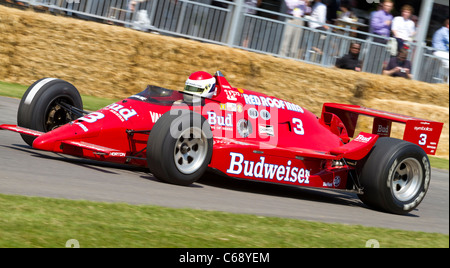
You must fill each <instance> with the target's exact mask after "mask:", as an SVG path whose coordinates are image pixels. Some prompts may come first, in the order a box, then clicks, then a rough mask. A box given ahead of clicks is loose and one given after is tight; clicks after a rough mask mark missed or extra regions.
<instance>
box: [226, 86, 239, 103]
mask: <svg viewBox="0 0 450 268" xmlns="http://www.w3.org/2000/svg"><path fill="white" fill-rule="evenodd" d="M224 91H225V93H226V94H227V99H228V100H230V101H237V97H239V96H241V93H240V92H238V91H234V90H226V89H225V90H224Z"/></svg>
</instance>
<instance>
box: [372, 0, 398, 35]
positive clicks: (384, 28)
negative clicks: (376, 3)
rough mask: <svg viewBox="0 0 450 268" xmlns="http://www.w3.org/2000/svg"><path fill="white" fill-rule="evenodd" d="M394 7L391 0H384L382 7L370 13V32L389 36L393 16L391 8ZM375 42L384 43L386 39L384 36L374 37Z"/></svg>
mask: <svg viewBox="0 0 450 268" xmlns="http://www.w3.org/2000/svg"><path fill="white" fill-rule="evenodd" d="M393 7H394V3H393V2H392V1H391V0H384V2H383V8H382V9H381V10H378V11H376V12H375V13H373V15H372V19H371V21H370V28H371V29H372V32H373V33H374V34H377V35H381V36H384V37H389V36H390V34H391V24H392V19H393V16H392V15H391V10H392V8H393ZM374 41H375V42H378V43H383V44H386V43H387V40H386V39H384V38H375V40H374Z"/></svg>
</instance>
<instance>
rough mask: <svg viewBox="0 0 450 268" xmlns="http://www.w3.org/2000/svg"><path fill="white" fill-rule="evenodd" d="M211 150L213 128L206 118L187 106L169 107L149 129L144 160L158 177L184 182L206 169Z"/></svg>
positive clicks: (193, 178)
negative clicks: (145, 159)
mask: <svg viewBox="0 0 450 268" xmlns="http://www.w3.org/2000/svg"><path fill="white" fill-rule="evenodd" d="M212 151H213V139H212V132H211V128H210V126H209V124H208V122H207V121H206V119H205V118H204V117H203V116H201V115H200V114H198V113H194V112H192V111H189V110H171V111H169V112H167V113H165V114H163V115H162V116H161V117H160V118H159V119H158V121H157V122H156V124H155V125H154V126H153V128H152V130H151V132H150V135H149V139H148V143H147V163H148V167H149V169H150V172H151V173H152V174H153V175H154V176H155V177H157V178H158V179H160V180H163V181H165V182H169V183H173V184H177V185H184V186H186V185H190V184H192V183H194V182H195V181H197V180H198V179H199V178H200V177H201V176H202V175H203V174H204V173H205V171H206V168H207V167H208V165H209V163H210V161H211V157H212Z"/></svg>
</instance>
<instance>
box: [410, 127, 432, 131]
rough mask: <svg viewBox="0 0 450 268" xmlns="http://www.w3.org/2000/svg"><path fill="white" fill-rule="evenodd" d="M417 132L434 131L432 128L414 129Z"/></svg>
mask: <svg viewBox="0 0 450 268" xmlns="http://www.w3.org/2000/svg"><path fill="white" fill-rule="evenodd" d="M414 130H415V131H419V130H420V131H433V128H432V127H414Z"/></svg>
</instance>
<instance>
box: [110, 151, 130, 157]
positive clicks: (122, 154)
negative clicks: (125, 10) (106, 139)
mask: <svg viewBox="0 0 450 268" xmlns="http://www.w3.org/2000/svg"><path fill="white" fill-rule="evenodd" d="M125 155H126V154H125V153H121V152H111V153H109V156H117V157H125Z"/></svg>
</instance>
